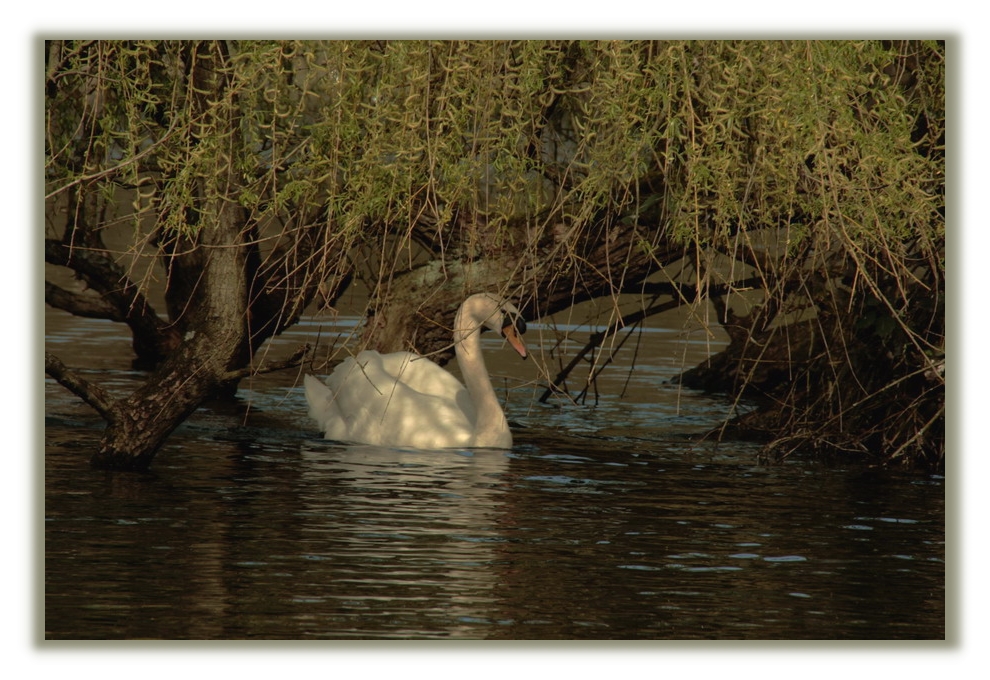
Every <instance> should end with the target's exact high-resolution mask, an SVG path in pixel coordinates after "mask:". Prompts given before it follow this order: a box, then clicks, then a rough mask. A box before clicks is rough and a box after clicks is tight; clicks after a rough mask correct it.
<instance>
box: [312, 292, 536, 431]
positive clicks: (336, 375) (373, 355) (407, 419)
mask: <svg viewBox="0 0 990 680" xmlns="http://www.w3.org/2000/svg"><path fill="white" fill-rule="evenodd" d="M486 328H487V329H491V330H493V331H496V332H498V333H499V334H500V335H502V337H504V338H505V339H506V340H507V341H508V342H509V344H510V345H511V346H512V348H513V349H515V350H516V352H518V353H519V356H521V357H522V358H523V359H525V358H526V345H525V344H523V341H522V338H521V337H520V335H521V334H523V333H525V332H526V322H525V320H523V318H522V315H521V314H520V313H519V310H518V309H516V307H515V306H514V305H513V304H512V303H511V302H508V301H506V300H502V299H500V298H498V297H496V296H494V295H490V294H488V293H478V294H476V295H472V296H470V297H468V298H467V299H466V300H464V302H463V303H462V304H461V306H460V308H459V309H458V310H457V316H456V317H455V318H454V352H455V354H456V355H457V363H458V365H459V366H460V368H461V374H462V375H463V376H464V383H465V384H461V382H460V381H459V380H458V379H457V378H455V377H454V376H453V375H451V374H450V373H448V372H447V371H445V370H444V369H442V368H440V366H438V365H437V364H435V363H433V362H432V361H430V360H429V359H427V358H425V357H422V356H419V355H418V354H413V353H411V352H395V353H392V354H379V353H378V352H375V351H364V352H360V353H359V354H358V355H357V357H348V358H347V359H345V360H344V361H343V362H341V364H340V365H339V366H337V368H336V369H334V371H333V373H331V374H330V376H329V377H328V378H327V381H326V384H324V383H323V382H321V381H320V380H319V379H317V378H315V377H313V376H311V375H306V376H305V377H304V379H303V381H304V383H305V389H306V401H307V402H308V404H309V416H310V418H312V419H313V420H315V421H316V422H317V423H318V424H319V426H320V429H321V430H322V431H323V432H324V433H325V434H324V436H325V438H326V439H333V440H335V441H342V442H354V443H359V444H372V445H376V446H386V447H395V448H416V449H444V448H470V447H484V448H499V449H510V448H512V433H511V432H510V431H509V423H508V421H506V419H505V413H503V412H502V407H501V405H500V404H499V401H498V397H496V395H495V390H494V389H493V388H492V383H491V379H490V378H489V377H488V369H487V368H486V367H485V359H484V357H482V355H481V331H482V330H484V329H486Z"/></svg>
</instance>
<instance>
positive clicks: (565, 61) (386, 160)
mask: <svg viewBox="0 0 990 680" xmlns="http://www.w3.org/2000/svg"><path fill="white" fill-rule="evenodd" d="M197 45H198V44H197ZM207 49H209V50H214V49H218V50H221V51H222V52H223V54H224V55H225V59H224V60H223V61H222V62H221V63H220V66H218V67H217V68H218V71H219V72H218V75H219V76H221V77H222V78H223V79H224V81H225V83H226V88H225V89H224V96H222V97H218V98H216V99H208V100H207V101H204V100H203V97H202V96H201V95H202V93H199V92H197V91H196V90H195V88H194V87H191V86H190V82H191V79H190V75H189V74H190V73H192V72H193V70H194V69H195V67H196V64H197V60H199V59H201V56H200V55H201V50H207ZM211 63H212V62H211ZM46 67H47V73H46V94H47V98H46V129H45V131H46V161H45V172H46V182H47V186H48V190H47V194H48V197H49V199H50V204H51V205H58V204H60V202H61V204H62V205H66V204H67V205H68V206H69V211H70V212H72V213H73V214H76V215H78V216H81V215H83V211H85V212H86V218H87V219H86V220H79V219H76V220H75V222H74V230H75V231H74V232H73V233H74V234H75V236H72V237H70V235H69V231H72V230H67V231H66V232H65V233H64V234H62V235H59V234H54V236H55V237H56V238H59V239H60V240H62V241H65V242H66V243H67V244H74V245H90V246H92V247H94V248H97V247H103V246H102V243H101V242H99V239H98V238H96V236H95V234H96V233H97V232H98V230H99V229H101V228H102V227H103V226H104V225H107V224H110V223H112V222H113V220H114V219H119V220H122V221H123V220H129V221H130V222H131V223H132V224H133V227H134V233H135V238H134V240H133V245H132V246H131V247H132V250H133V254H138V255H140V254H142V253H144V251H145V250H146V249H147V250H149V252H150V254H152V255H154V254H155V252H156V249H157V248H158V247H159V246H161V245H162V244H166V243H169V242H170V239H173V240H174V239H177V238H180V237H182V238H191V237H193V236H195V234H196V233H197V232H198V231H199V230H201V229H203V228H206V227H207V226H208V225H211V224H213V223H215V221H216V218H217V215H216V211H217V210H218V209H219V208H220V207H221V206H223V205H224V204H225V202H227V201H235V202H236V203H237V204H238V205H239V206H241V207H242V208H243V209H244V210H245V212H246V216H247V217H246V220H247V224H246V225H245V230H246V231H250V232H251V235H250V241H251V242H252V243H256V244H258V247H259V249H260V250H261V254H260V255H259V258H260V259H261V260H262V263H261V264H259V267H260V269H261V271H263V272H266V275H265V277H264V282H263V283H264V285H263V286H258V287H257V290H259V291H260V290H262V289H263V290H265V291H271V290H278V289H284V292H285V297H286V299H289V298H293V297H301V298H303V299H302V302H305V301H307V300H308V299H309V297H311V296H312V295H313V294H314V293H315V290H316V286H315V283H314V282H315V281H316V280H318V279H321V278H323V277H332V276H334V275H338V276H339V275H340V274H342V273H343V272H344V271H345V270H347V269H348V268H349V267H350V266H352V265H351V264H348V263H347V260H346V258H345V257H343V256H345V255H347V254H348V253H355V252H360V253H362V254H370V256H369V257H365V258H361V257H354V263H353V266H354V267H356V269H357V274H358V275H359V276H363V277H364V278H365V280H366V282H367V283H368V285H369V287H370V289H371V290H372V293H373V296H377V297H379V298H384V299H387V298H388V297H389V296H390V295H394V294H396V293H394V292H391V289H390V287H389V286H390V284H391V282H392V281H393V279H394V278H395V277H396V276H397V275H398V274H399V273H400V272H402V271H403V270H407V269H409V268H410V267H414V266H417V265H421V264H423V263H424V262H427V263H428V267H427V268H424V271H425V272H427V273H428V272H431V271H432V272H439V274H438V275H437V277H438V278H443V279H446V278H449V277H452V276H453V274H452V273H451V270H449V269H448V267H449V266H452V265H454V264H455V263H458V262H464V261H472V260H475V261H476V260H480V259H482V258H488V259H495V258H496V257H497V256H500V255H504V254H506V253H508V254H510V255H512V256H513V257H515V258H516V260H517V261H518V262H520V263H522V264H519V265H518V266H515V267H514V268H513V269H512V271H513V274H512V276H513V277H514V278H513V280H512V281H511V285H513V286H517V288H516V289H517V290H521V289H528V290H534V291H536V292H534V293H533V295H534V296H535V295H537V294H539V295H543V294H547V295H549V294H551V293H552V292H553V291H556V290H558V289H559V290H561V291H564V293H565V294H574V295H577V293H574V292H573V291H585V290H587V291H590V292H589V293H588V295H589V296H590V295H594V294H602V293H601V292H600V291H604V294H613V295H617V294H619V293H621V292H631V291H636V292H641V291H644V290H646V284H645V283H644V281H645V279H646V277H647V276H650V275H654V274H656V272H658V271H668V272H670V271H672V270H673V268H672V267H670V266H669V265H672V264H673V263H674V262H675V261H679V262H680V265H682V269H681V274H679V275H677V276H675V275H674V274H672V273H671V274H669V278H667V279H665V280H664V281H663V282H662V283H663V285H668V286H669V285H676V290H677V298H678V299H679V300H680V301H681V302H683V303H692V304H693V303H696V302H698V301H700V300H702V299H704V297H705V295H706V294H707V293H708V292H716V291H717V292H718V294H719V295H720V296H722V297H724V298H725V301H726V302H728V301H729V300H730V299H731V297H732V296H734V295H735V289H734V286H735V285H736V284H737V283H738V282H740V281H746V285H747V286H753V285H758V286H759V287H760V288H762V289H763V290H764V292H765V298H764V304H763V305H762V306H760V307H758V309H757V310H756V311H754V313H753V315H752V316H751V317H750V322H751V323H752V326H751V327H750V328H747V329H746V332H745V333H743V334H741V335H740V336H739V342H741V343H745V342H747V340H746V339H745V338H743V335H745V336H746V338H753V337H758V336H760V334H761V333H765V332H767V328H769V327H770V325H771V324H775V325H774V327H775V328H776V327H786V325H787V324H784V323H782V321H783V320H786V319H787V318H789V317H788V315H790V314H792V313H794V311H795V310H796V309H797V310H798V311H800V308H802V307H803V308H804V309H805V311H807V310H810V315H811V316H813V317H814V318H816V319H817V321H816V322H813V324H812V325H814V324H815V323H817V324H818V325H819V326H820V327H823V326H824V325H825V324H826V323H834V324H838V325H840V326H842V327H843V328H844V329H847V330H850V331H852V332H850V333H846V334H845V335H843V338H844V340H843V342H846V341H849V342H852V341H853V336H855V335H857V334H858V335H859V336H860V339H859V342H862V343H866V344H867V345H869V343H870V342H880V343H883V344H885V345H888V346H889V345H892V344H897V345H899V346H898V348H897V351H896V352H895V354H898V355H899V356H900V355H903V354H904V352H905V351H906V352H907V353H908V354H909V355H910V356H911V357H912V359H911V360H910V361H908V362H907V363H905V366H907V365H908V364H910V365H911V366H913V367H914V368H912V369H911V370H934V366H933V362H934V361H937V359H933V358H932V357H938V356H940V353H941V352H942V346H943V340H942V333H943V331H944V322H943V321H942V317H943V316H944V302H943V300H942V296H943V282H942V271H943V266H944V238H945V233H944V188H943V183H944V151H943V144H944V70H945V64H944V47H943V46H942V45H941V44H938V43H934V42H884V41H661V42H647V41H605V42H597V41H232V42H228V43H222V44H220V43H211V44H203V45H199V47H194V46H193V44H191V43H189V42H185V41H90V42H86V41H78V42H52V43H51V44H50V45H49V50H48V54H47V60H46ZM231 121H236V125H235V126H234V127H233V128H232V127H231ZM231 168H232V169H233V170H234V172H235V177H236V179H234V180H232V179H231V175H230V174H229V173H228V169H231ZM122 188H126V189H129V190H130V191H131V193H130V194H129V196H130V204H129V205H123V206H122V205H120V204H119V200H116V199H117V193H116V192H119V190H121V189H122ZM115 215H116V218H115ZM70 222H72V220H70ZM84 222H88V224H89V226H90V230H89V231H88V232H87V231H86V229H85V228H84V226H85V225H84V224H83V223H84ZM50 231H51V232H55V231H57V230H55V229H54V227H52V228H51V230H50ZM87 233H88V234H89V237H87V236H86V234H87ZM148 234H154V237H153V238H149V237H148V236H147V235H148ZM77 237H78V238H77ZM87 238H89V240H90V242H89V243H88V244H87V243H84V241H86V239H87ZM175 247H177V246H173V250H174V248H175ZM685 255H686V256H687V257H685V258H684V259H683V260H681V257H682V256H685ZM603 258H604V259H603ZM616 258H617V259H616ZM430 261H432V262H430ZM429 267H432V269H430V268H429ZM665 267H666V268H667V269H664V268H665ZM540 272H550V275H544V278H542V279H540V280H539V283H538V284H537V283H534V282H535V281H536V277H539V276H541V274H540ZM661 276H666V275H664V274H661ZM421 278H422V280H423V281H424V282H426V281H427V280H428V279H427V278H426V277H425V276H423V277H421ZM593 279H594V280H593ZM674 279H676V281H675V280H674ZM754 282H755V283H754ZM530 283H532V285H529V286H527V284H530ZM424 285H427V284H426V283H424ZM138 287H139V288H140V289H141V290H142V292H146V290H145V289H146V283H142V284H141V285H140V286H138ZM686 287H690V288H691V289H693V291H694V294H688V293H689V292H690V291H687V290H686ZM837 291H842V292H841V294H840V293H839V292H837ZM258 295H260V293H258ZM921 297H924V299H925V313H924V314H920V313H916V311H912V310H916V308H917V306H918V301H919V298H921ZM298 303H299V300H297V301H296V304H295V307H294V309H295V311H293V312H292V313H289V312H283V311H279V310H280V309H281V308H279V309H276V310H275V311H271V312H270V313H269V314H268V315H269V316H272V315H274V316H277V317H279V318H282V316H283V315H284V317H285V318H286V319H290V320H291V318H293V314H295V313H297V312H298V308H299V307H300V305H299V304H298ZM533 304H534V308H539V309H540V310H541V311H548V307H546V306H541V305H542V303H541V302H539V301H537V302H535V303H533ZM254 313H255V314H256V315H257V310H255V311H254ZM778 315H779V317H778ZM857 315H858V316H857ZM922 317H924V318H922ZM722 321H728V319H727V318H726V317H725V316H724V315H723V319H722ZM736 321H737V326H739V327H740V328H741V327H742V326H743V325H744V324H743V323H742V322H741V321H739V320H738V319H737V320H736ZM287 322H289V321H286V323H287ZM919 324H921V325H920V326H919ZM727 325H728V326H730V334H731V333H732V330H731V324H727ZM279 327H281V326H279ZM816 332H817V331H816ZM820 335H821V337H831V336H829V335H828V334H827V333H824V332H822V333H821V334H820ZM867 336H869V337H867ZM833 339H834V338H833ZM831 349H832V350H834V353H833V355H832V358H831V359H830V360H831V361H839V360H841V357H842V356H843V355H844V354H848V352H849V350H848V349H844V350H843V351H842V352H839V351H837V350H836V348H834V347H833V348H831ZM912 362H913V363H912ZM895 373H896V372H895ZM788 375H792V374H791V373H788ZM820 379H825V378H820ZM739 380H740V381H741V382H745V381H746V380H747V378H746V376H745V372H744V373H743V374H742V375H740V376H739Z"/></svg>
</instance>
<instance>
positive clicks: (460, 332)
mask: <svg viewBox="0 0 990 680" xmlns="http://www.w3.org/2000/svg"><path fill="white" fill-rule="evenodd" d="M461 316H462V315H460V314H459V315H458V317H457V320H456V322H455V329H454V343H455V345H454V351H455V353H456V354H457V363H458V365H459V366H460V367H461V375H462V376H463V378H464V386H465V387H467V390H468V392H469V393H470V394H471V401H473V402H474V407H475V411H476V414H477V416H476V417H477V420H476V421H475V430H474V432H475V435H474V438H475V446H499V445H501V444H500V438H501V437H504V436H505V434H504V433H506V432H508V429H509V426H508V422H507V421H506V420H505V414H504V413H503V412H502V406H501V404H499V402H498V397H497V396H496V395H495V390H494V389H493V388H492V381H491V379H490V378H489V377H488V369H487V368H486V367H485V359H484V357H483V356H482V354H481V329H480V327H479V322H478V321H475V320H474V319H470V318H468V319H462V318H461ZM472 321H473V322H474V323H472Z"/></svg>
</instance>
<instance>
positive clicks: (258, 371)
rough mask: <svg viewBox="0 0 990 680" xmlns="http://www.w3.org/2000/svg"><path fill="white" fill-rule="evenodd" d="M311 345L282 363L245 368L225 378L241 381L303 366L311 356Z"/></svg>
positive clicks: (300, 349)
mask: <svg viewBox="0 0 990 680" xmlns="http://www.w3.org/2000/svg"><path fill="white" fill-rule="evenodd" d="M310 349H311V348H310V346H309V343H306V344H305V345H303V346H302V347H300V348H299V349H297V350H296V351H295V352H293V353H292V356H290V357H289V358H288V359H282V360H281V361H271V362H269V363H267V364H265V365H264V366H261V367H254V366H245V367H244V368H240V369H237V370H236V371H228V372H227V374H226V375H225V376H224V379H225V380H240V379H241V378H246V377H248V376H249V375H263V374H265V373H274V372H275V371H281V370H284V369H286V368H295V367H296V366H299V365H301V364H302V362H303V360H304V359H305V358H306V356H307V355H308V354H309V351H310Z"/></svg>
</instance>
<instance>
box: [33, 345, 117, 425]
mask: <svg viewBox="0 0 990 680" xmlns="http://www.w3.org/2000/svg"><path fill="white" fill-rule="evenodd" d="M45 373H47V374H48V375H50V376H51V377H53V378H55V380H56V381H58V384H59V385H62V387H64V388H66V389H67V390H69V391H70V392H72V393H73V394H74V395H76V396H77V397H79V398H80V399H82V400H83V401H85V402H86V403H87V404H89V405H90V406H92V407H93V408H94V409H96V411H97V412H98V413H99V414H100V415H101V416H103V419H104V420H106V421H107V422H108V423H112V422H114V421H116V420H117V419H118V417H119V408H118V406H117V402H116V400H115V399H114V398H113V397H111V396H110V393H109V392H107V391H106V390H104V389H103V388H102V387H100V386H99V385H97V384H96V383H91V382H89V381H88V380H86V379H85V378H83V377H81V376H80V375H79V374H78V373H76V372H75V371H73V370H72V369H70V368H69V367H68V366H66V365H65V364H63V363H62V361H61V359H59V358H58V357H57V356H55V355H54V354H52V353H50V352H45Z"/></svg>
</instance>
